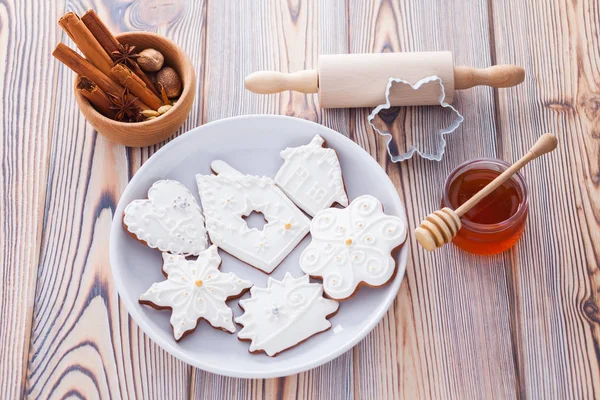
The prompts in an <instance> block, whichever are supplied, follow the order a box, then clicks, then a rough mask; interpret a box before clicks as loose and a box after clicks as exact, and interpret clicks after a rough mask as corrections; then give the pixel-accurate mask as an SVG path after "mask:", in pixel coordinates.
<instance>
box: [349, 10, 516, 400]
mask: <svg viewBox="0 0 600 400" xmlns="http://www.w3.org/2000/svg"><path fill="white" fill-rule="evenodd" d="M349 10H350V27H349V29H350V32H351V35H350V51H351V52H354V53H360V52H380V51H426V50H427V51H432V50H452V51H453V52H454V59H455V63H456V64H458V65H471V66H474V67H486V66H488V65H490V63H491V55H490V45H489V43H490V35H489V30H488V18H489V16H488V10H487V8H486V7H482V5H481V3H480V2H477V1H466V2H448V3H440V2H437V1H420V2H416V1H415V2H376V1H372V2H364V1H351V2H350V6H349ZM415 21H419V23H415ZM456 21H460V24H457V23H456ZM457 26H460V29H457ZM399 78H401V77H399ZM454 104H455V106H456V107H457V108H458V109H459V110H460V111H461V112H462V113H463V115H464V116H465V122H464V123H463V125H462V126H461V128H460V129H459V130H458V131H456V132H455V133H453V134H451V135H450V136H449V137H448V143H447V150H446V155H445V156H444V158H443V160H442V161H441V162H440V163H437V162H431V161H427V160H423V159H421V158H419V157H415V158H413V159H412V160H410V161H408V162H405V163H402V164H392V163H390V162H389V161H388V156H387V153H386V150H385V145H384V142H383V140H381V139H380V138H378V137H376V136H375V135H374V134H373V131H372V130H371V129H370V127H368V125H367V123H366V116H367V114H368V112H369V110H357V111H354V110H353V111H351V113H353V114H354V118H353V120H354V125H353V126H352V127H351V129H352V131H353V134H352V135H353V139H354V140H355V141H356V142H358V143H360V144H361V145H363V147H365V148H366V149H368V150H369V151H370V152H371V154H372V155H373V156H374V157H375V158H376V159H377V160H378V161H379V162H380V163H381V164H382V165H383V166H385V168H386V170H387V172H388V175H389V176H390V178H391V179H392V181H393V182H394V183H395V184H396V186H397V187H398V190H399V193H400V195H401V197H402V199H403V201H404V203H405V205H406V208H407V214H408V220H409V226H410V228H411V230H412V229H414V227H416V226H418V225H419V223H420V222H421V220H422V218H423V217H425V216H426V215H427V214H428V213H429V212H431V211H432V210H436V209H438V208H439V204H440V199H441V188H442V187H443V183H444V179H445V178H446V176H447V175H448V173H449V172H450V171H451V170H452V169H453V168H454V167H455V166H457V165H458V164H459V163H461V162H463V161H465V160H468V159H472V158H476V157H481V156H491V157H494V156H495V155H496V146H495V142H496V140H495V135H496V132H495V131H496V129H495V126H494V113H495V107H494V98H493V96H492V91H491V90H490V89H489V88H481V87H478V88H475V89H472V90H467V91H462V92H457V93H456V97H455V102H454ZM420 128H421V127H420V126H413V127H412V129H420ZM407 133H408V134H410V131H407V132H395V136H396V137H398V136H399V135H400V134H407ZM408 245H409V246H410V255H409V260H410V261H409V265H408V267H407V274H406V280H405V282H404V286H403V289H402V290H401V291H400V293H399V296H398V298H397V300H396V302H395V303H394V306H393V308H392V310H391V312H390V313H388V316H387V318H386V319H385V320H384V322H383V324H380V325H379V326H378V327H377V328H376V329H375V330H374V331H373V333H372V334H371V335H370V336H369V337H368V338H367V340H366V341H364V342H362V343H361V344H359V345H358V346H357V347H356V349H355V363H356V364H357V370H359V371H360V372H361V373H360V374H358V375H357V376H356V377H355V378H356V382H355V386H356V387H357V390H356V391H357V392H358V393H361V394H362V395H365V396H366V397H369V398H392V397H400V398H414V397H420V398H501V399H504V398H514V397H516V391H515V381H516V378H515V375H514V368H513V355H512V343H511V337H510V324H509V321H510V317H509V311H510V308H509V303H508V297H507V285H506V277H505V263H504V261H503V259H502V257H487V258H484V257H476V256H471V255H468V254H465V253H463V252H460V251H457V250H456V249H455V248H453V247H451V246H447V247H446V248H444V249H440V250H438V251H437V252H435V253H433V254H430V253H426V252H424V251H423V249H421V248H420V246H418V245H417V244H416V242H415V241H414V240H412V238H411V239H410V240H409V241H408ZM395 330H398V331H400V332H401V334H395V332H394V331H395ZM404 338H406V340H404ZM381 370H385V371H392V373H387V374H380V372H379V371H381Z"/></svg>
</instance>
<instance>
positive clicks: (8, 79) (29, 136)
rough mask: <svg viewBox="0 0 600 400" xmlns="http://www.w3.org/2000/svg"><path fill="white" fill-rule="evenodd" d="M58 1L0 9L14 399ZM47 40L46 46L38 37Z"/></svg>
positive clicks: (22, 360)
mask: <svg viewBox="0 0 600 400" xmlns="http://www.w3.org/2000/svg"><path fill="white" fill-rule="evenodd" d="M61 12H62V7H61V5H60V3H58V4H56V3H52V2H45V3H43V4H38V5H34V4H32V3H31V2H20V1H8V2H2V3H1V4H0V92H1V93H2V101H1V106H0V126H1V127H0V139H1V140H0V157H1V159H2V179H0V259H2V265H3V267H2V269H1V270H0V280H1V281H2V285H0V311H1V313H2V323H0V393H2V397H4V398H18V397H19V396H21V393H22V390H23V387H24V385H25V379H26V375H25V371H26V370H27V359H28V354H29V338H30V333H31V318H32V315H33V296H34V293H35V289H36V280H37V265H38V256H39V248H40V236H41V232H42V225H43V218H44V202H45V195H46V176H47V171H48V162H49V150H50V143H51V141H52V135H53V132H52V130H51V129H48V127H49V126H52V125H53V124H54V122H55V115H54V109H55V106H56V101H57V97H56V95H55V91H56V87H57V80H56V71H57V68H56V65H54V64H53V63H51V62H50V45H49V42H48V41H54V40H56V39H57V38H58V37H59V33H58V27H57V25H56V19H57V17H58V16H59V14H60V13H61ZM42 37H43V38H47V40H48V41H45V40H38V38H42Z"/></svg>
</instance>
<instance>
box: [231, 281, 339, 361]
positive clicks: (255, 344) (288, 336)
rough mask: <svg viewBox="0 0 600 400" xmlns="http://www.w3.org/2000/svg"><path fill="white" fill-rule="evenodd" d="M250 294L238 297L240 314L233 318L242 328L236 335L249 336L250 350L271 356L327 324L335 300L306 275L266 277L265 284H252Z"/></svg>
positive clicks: (332, 312) (246, 338) (318, 330)
mask: <svg viewBox="0 0 600 400" xmlns="http://www.w3.org/2000/svg"><path fill="white" fill-rule="evenodd" d="M250 294H251V297H250V298H249V299H245V300H241V301H240V306H241V307H242V308H243V310H244V314H243V315H242V316H240V317H238V318H236V319H235V322H237V323H238V324H240V325H243V329H242V330H241V331H240V332H239V333H238V338H240V339H242V340H249V341H250V342H251V343H250V351H251V352H258V351H264V352H265V353H266V354H267V355H269V356H275V355H276V354H278V353H280V352H282V351H283V350H285V349H289V348H290V347H293V346H295V345H297V344H298V343H300V342H302V341H303V340H305V339H308V338H309V337H311V336H313V335H314V334H317V333H319V332H322V331H325V330H327V329H329V328H330V327H331V323H330V322H329V321H328V320H327V317H329V316H331V315H332V314H334V313H335V312H336V311H337V310H338V307H339V303H338V302H336V301H334V300H330V299H326V298H324V297H323V286H322V285H321V284H320V283H310V282H309V278H308V275H304V276H302V277H300V278H298V279H295V278H294V277H292V275H290V274H289V273H287V274H285V277H284V278H283V280H281V281H278V280H275V279H273V278H269V281H268V283H267V287H266V288H259V287H256V286H254V287H252V289H250Z"/></svg>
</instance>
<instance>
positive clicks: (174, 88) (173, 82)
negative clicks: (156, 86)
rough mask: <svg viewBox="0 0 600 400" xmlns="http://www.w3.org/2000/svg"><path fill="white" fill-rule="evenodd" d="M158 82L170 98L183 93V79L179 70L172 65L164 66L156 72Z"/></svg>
mask: <svg viewBox="0 0 600 400" xmlns="http://www.w3.org/2000/svg"><path fill="white" fill-rule="evenodd" d="M156 82H158V83H160V84H161V85H162V86H163V88H164V89H165V91H166V92H167V96H168V97H169V98H173V97H177V96H179V95H180V94H181V89H182V85H181V79H179V75H177V72H175V70H174V69H173V68H171V67H164V68H162V69H161V70H160V71H158V72H157V73H156Z"/></svg>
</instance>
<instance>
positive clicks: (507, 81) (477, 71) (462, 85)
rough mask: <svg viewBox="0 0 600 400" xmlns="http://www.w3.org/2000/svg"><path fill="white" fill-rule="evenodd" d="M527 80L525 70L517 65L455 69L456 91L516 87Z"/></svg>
mask: <svg viewBox="0 0 600 400" xmlns="http://www.w3.org/2000/svg"><path fill="white" fill-rule="evenodd" d="M523 80H525V70H524V69H523V68H521V67H519V66H517V65H510V64H503V65H494V66H493V67H488V68H472V67H465V66H460V67H454V89H455V90H461V89H469V88H472V87H473V86H479V85H485V86H491V87H494V88H506V87H511V86H516V85H518V84H519V83H521V82H523Z"/></svg>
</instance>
